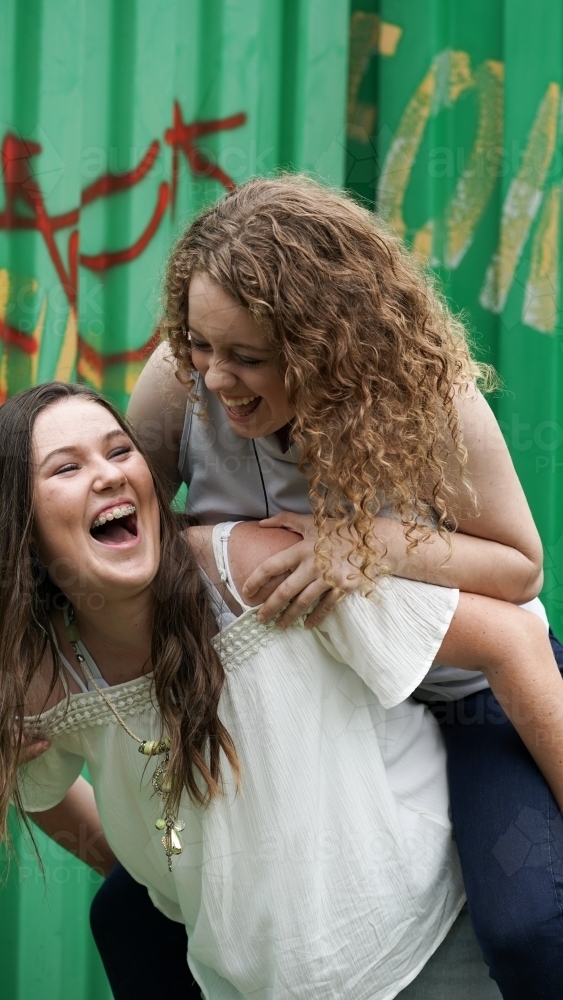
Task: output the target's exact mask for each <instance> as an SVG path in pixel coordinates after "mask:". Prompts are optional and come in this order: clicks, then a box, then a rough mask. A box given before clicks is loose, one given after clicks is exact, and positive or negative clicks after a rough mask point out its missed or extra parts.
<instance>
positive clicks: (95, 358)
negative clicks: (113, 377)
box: [78, 330, 160, 377]
mask: <svg viewBox="0 0 563 1000" xmlns="http://www.w3.org/2000/svg"><path fill="white" fill-rule="evenodd" d="M159 344H160V330H157V331H156V332H155V333H153V335H152V337H150V339H149V340H147V342H146V344H143V346H142V347H137V348H134V349H132V350H129V351H121V352H120V353H118V354H100V352H99V351H97V350H96V349H95V348H94V347H92V345H91V344H88V343H87V342H86V341H85V340H83V339H82V337H79V340H78V346H79V349H80V356H81V357H82V358H84V361H85V362H86V363H87V364H88V365H90V366H91V367H92V368H93V369H94V371H95V372H96V373H97V374H98V375H99V376H100V377H101V376H103V374H104V373H105V371H106V368H109V367H110V366H111V365H119V364H129V363H130V362H135V361H144V360H145V359H146V358H148V356H149V355H150V354H152V352H153V351H154V349H155V347H158V345H159Z"/></svg>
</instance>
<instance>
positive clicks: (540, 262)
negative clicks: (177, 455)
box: [522, 184, 561, 333]
mask: <svg viewBox="0 0 563 1000" xmlns="http://www.w3.org/2000/svg"><path fill="white" fill-rule="evenodd" d="M560 210H561V185H560V184H557V185H556V186H555V187H552V188H551V189H550V191H548V193H547V194H546V196H545V199H544V202H543V205H542V208H541V212H540V216H539V219H538V225H537V228H536V232H535V234H534V239H533V243H532V259H531V263H530V273H529V275H528V280H527V282H526V293H525V297H524V308H523V311H522V320H523V322H524V323H526V324H527V326H533V327H534V328H535V329H536V330H539V331H540V332H541V333H553V331H554V329H555V324H556V321H557V299H558V293H559V217H560V214H561V211H560Z"/></svg>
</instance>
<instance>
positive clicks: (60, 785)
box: [18, 746, 84, 813]
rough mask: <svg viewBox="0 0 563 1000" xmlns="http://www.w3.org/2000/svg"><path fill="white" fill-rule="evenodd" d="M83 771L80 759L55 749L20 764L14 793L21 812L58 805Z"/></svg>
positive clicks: (35, 810)
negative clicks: (17, 795)
mask: <svg viewBox="0 0 563 1000" xmlns="http://www.w3.org/2000/svg"><path fill="white" fill-rule="evenodd" d="M83 767H84V759H83V758H82V757H79V756H77V754H74V753H69V751H68V750H63V749H62V747H56V746H51V747H49V749H48V750H46V751H45V753H44V754H42V755H41V756H40V757H37V758H36V759H35V760H32V761H30V762H29V763H28V764H22V766H21V767H20V768H19V770H18V789H19V792H20V795H21V799H22V804H23V807H24V809H25V811H26V812H31V813H33V812H42V811H43V810H45V809H52V808H53V806H56V805H58V804H59V802H61V801H62V799H64V797H65V795H66V793H67V792H68V790H69V788H70V787H71V786H72V785H73V784H74V782H75V781H76V779H77V777H78V775H79V774H80V772H81V771H82V768H83Z"/></svg>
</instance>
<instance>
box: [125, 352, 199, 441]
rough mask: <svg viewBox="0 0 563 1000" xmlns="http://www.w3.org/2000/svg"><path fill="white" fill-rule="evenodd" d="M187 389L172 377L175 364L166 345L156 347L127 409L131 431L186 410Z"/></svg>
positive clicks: (174, 375) (174, 373)
mask: <svg viewBox="0 0 563 1000" xmlns="http://www.w3.org/2000/svg"><path fill="white" fill-rule="evenodd" d="M187 399H188V390H187V387H186V386H185V385H184V384H183V383H182V382H180V381H179V379H178V378H177V376H176V362H175V359H174V356H173V354H172V350H171V348H170V344H169V343H168V341H164V342H163V343H162V344H159V345H158V347H157V348H156V349H155V350H154V351H153V353H152V354H151V356H150V358H149V359H148V361H147V363H146V365H145V367H144V368H143V370H142V372H141V374H140V376H139V378H138V380H137V383H136V385H135V388H134V389H133V392H132V394H131V399H130V400H129V406H128V407H127V416H128V418H129V420H130V421H131V423H132V424H133V426H134V427H135V429H137V430H138V429H139V425H140V424H141V423H142V422H143V421H146V420H150V419H156V420H160V419H161V418H162V415H163V414H164V413H166V412H170V411H171V410H176V411H180V412H181V413H182V414H183V413H184V411H185V409H186V402H187Z"/></svg>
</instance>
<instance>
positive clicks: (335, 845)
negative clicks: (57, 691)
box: [20, 577, 464, 1000]
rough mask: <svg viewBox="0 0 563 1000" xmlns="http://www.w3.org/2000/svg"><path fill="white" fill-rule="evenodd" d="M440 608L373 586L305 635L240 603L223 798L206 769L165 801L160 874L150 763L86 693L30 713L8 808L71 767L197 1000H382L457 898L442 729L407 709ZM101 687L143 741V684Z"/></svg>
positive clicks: (442, 618)
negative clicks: (47, 743) (177, 937)
mask: <svg viewBox="0 0 563 1000" xmlns="http://www.w3.org/2000/svg"><path fill="white" fill-rule="evenodd" d="M457 598H458V593H457V591H454V590H448V589H446V588H441V587H434V586H430V585H426V584H420V583H416V582H413V581H409V580H401V579H399V578H395V577H389V578H386V579H384V580H382V581H381V582H380V585H379V586H378V589H377V592H376V595H374V597H373V598H370V599H367V598H365V597H361V596H360V595H359V594H357V593H356V594H352V595H350V596H349V597H347V598H346V599H345V600H344V601H342V603H341V604H339V605H338V606H337V608H336V609H335V610H334V611H333V612H332V613H331V614H330V615H329V616H328V618H327V619H326V621H325V622H324V623H323V626H322V629H314V630H306V629H304V627H303V621H302V620H300V621H298V622H297V623H295V624H294V625H293V626H291V627H289V628H287V629H286V630H283V631H282V630H280V629H278V628H276V626H275V624H273V623H269V624H267V625H263V624H260V623H258V621H257V620H256V612H255V610H248V611H246V612H245V613H244V614H243V615H242V616H241V617H240V618H239V619H237V620H236V621H234V622H232V623H231V624H229V625H228V626H227V627H226V628H224V629H223V630H222V631H221V632H220V633H219V634H218V635H217V636H216V637H215V639H214V643H215V646H216V649H217V651H218V652H219V655H220V657H221V660H222V662H223V664H224V667H225V672H226V679H225V685H224V689H223V694H222V697H221V703H220V717H221V719H222V721H223V723H224V724H225V726H226V727H227V729H228V731H229V732H230V734H231V736H232V737H233V739H234V742H235V746H236V749H237V752H238V755H239V759H240V762H241V772H242V773H241V789H240V791H239V792H238V793H237V792H236V789H235V784H234V781H233V778H232V775H231V773H230V771H229V767H228V764H227V763H224V764H223V774H224V780H225V795H224V796H221V797H217V798H216V799H214V800H213V802H212V803H211V805H210V806H209V807H208V808H207V809H201V808H200V807H198V806H194V805H193V804H192V803H191V801H190V800H189V798H188V796H187V795H186V794H184V796H183V798H182V802H181V808H180V813H179V818H180V819H181V820H183V822H184V823H185V830H184V832H183V833H182V834H181V839H182V841H183V846H184V850H183V853H182V854H181V855H179V856H177V857H175V858H174V859H173V870H172V873H170V872H168V870H167V862H166V857H165V854H164V850H163V848H162V844H161V837H162V831H159V830H157V829H155V825H154V824H155V820H156V819H157V818H158V817H159V815H160V812H161V810H160V802H159V800H158V799H157V798H156V797H155V795H154V793H153V791H152V787H151V783H150V779H151V776H152V773H153V771H154V767H155V763H156V762H157V761H158V758H157V759H156V761H155V759H152V760H151V759H150V758H149V759H148V764H147V758H145V757H142V756H141V755H140V754H139V753H138V746H137V744H136V743H135V742H134V741H133V740H132V739H131V738H130V737H129V736H128V735H127V733H126V732H125V731H124V730H123V729H122V727H121V726H120V725H119V724H118V723H117V721H116V720H115V718H114V716H113V714H112V713H111V712H110V710H109V708H108V707H107V705H106V704H105V703H104V702H103V700H102V699H101V698H100V696H99V695H98V694H97V693H96V692H95V691H89V692H86V693H81V694H73V695H70V699H69V707H68V711H66V713H65V705H64V704H62V703H61V704H59V705H57V706H55V707H54V708H52V709H50V710H49V711H47V712H45V713H44V715H43V716H42V719H41V728H42V730H44V731H46V732H48V734H49V736H50V739H51V740H52V745H51V747H50V749H49V750H48V751H47V752H46V753H45V754H43V755H42V756H41V757H39V758H38V759H37V760H35V761H32V762H31V763H30V764H28V765H26V766H25V767H23V768H21V769H20V787H21V792H22V797H23V802H24V804H25V807H26V809H27V810H29V811H30V812H33V811H35V810H44V809H48V808H50V807H52V806H54V805H56V804H57V803H58V802H60V801H61V799H62V798H63V797H64V795H65V794H66V792H67V791H68V789H69V788H70V786H71V785H72V784H73V782H74V781H75V779H76V778H77V777H78V775H79V774H80V772H81V770H82V767H83V764H84V762H86V763H87V765H88V768H89V771H90V775H91V779H92V783H93V787H94V792H95V796H96V802H97V806H98V809H99V813H100V817H101V821H102V824H103V827H104V830H105V833H106V836H107V839H108V841H109V843H110V845H111V847H112V849H113V851H114V852H115V854H116V856H117V857H118V858H119V860H120V861H121V862H122V864H123V865H124V866H125V868H126V869H127V870H128V871H129V872H130V874H131V875H132V876H133V878H135V879H136V880H137V881H138V882H140V883H141V884H142V885H145V886H146V887H147V889H148V891H149V893H150V896H151V899H152V900H153V902H154V903H155V905H156V906H158V907H159V908H160V909H161V910H162V912H163V913H165V914H166V915H167V916H168V917H170V918H172V919H173V920H177V921H180V922H183V923H184V924H185V926H186V929H187V933H188V940H189V946H188V964H189V967H190V969H191V971H192V973H193V975H194V977H195V979H196V980H197V982H198V983H199V985H200V986H201V989H202V992H203V995H204V997H206V998H208V1000H235V998H236V1000H239V998H241V997H244V998H252V1000H294V998H295V997H299V998H300V1000H308V998H310V1000H342V998H343V997H346V998H350V1000H368V998H370V1000H388V998H392V997H394V996H396V994H397V993H398V992H399V991H400V990H401V989H403V988H404V987H405V986H406V985H407V984H408V983H409V982H411V980H412V979H414V978H415V976H416V975H417V974H418V972H419V971H420V970H421V968H422V967H423V966H424V964H425V963H426V961H427V960H428V958H429V957H430V955H431V954H432V953H433V952H434V951H435V949H436V948H437V947H438V945H439V944H440V942H441V941H442V940H443V938H444V937H445V936H446V934H447V932H448V930H449V928H450V927H451V925H452V923H453V922H454V920H455V918H456V916H457V914H458V912H459V910H460V908H461V906H462V904H463V901H464V892H463V883H462V878H461V872H460V867H459V861H458V857H457V852H456V848H455V845H454V842H453V840H452V834H451V828H450V822H449V818H448V793H447V785H446V761H445V750H444V746H443V743H442V739H441V734H440V732H439V729H438V726H437V724H436V722H435V720H434V718H433V717H432V715H431V714H430V713H429V711H428V709H427V708H426V707H424V706H423V705H421V704H417V703H415V702H414V701H412V700H410V699H409V695H410V694H411V692H412V691H413V690H414V689H415V688H416V687H417V685H418V684H420V682H421V681H422V678H423V677H424V676H425V674H426V672H427V671H428V669H429V667H430V665H431V663H432V661H433V659H434V657H435V655H436V652H437V650H438V648H439V646H440V643H441V641H442V638H443V636H444V634H445V632H446V631H447V629H448V626H449V623H450V620H451V617H452V615H453V612H454V610H455V607H456V604H457ZM105 694H106V695H107V696H108V697H109V698H110V699H111V700H112V702H113V704H114V705H115V707H116V708H117V709H118V711H119V712H120V713H121V714H122V715H123V716H124V718H125V721H126V722H127V724H128V725H129V726H130V728H131V729H132V730H133V732H135V733H136V734H137V735H138V736H140V737H142V738H143V739H154V738H156V737H157V736H158V735H159V717H158V712H157V708H156V705H155V702H154V696H153V693H152V677H151V676H150V675H149V676H146V677H142V678H139V679H137V680H133V681H129V682H128V683H125V684H118V685H115V686H113V687H110V688H107V689H106V691H105ZM405 699H407V700H405ZM30 721H31V725H35V726H36V725H37V720H30ZM145 765H146V766H145ZM131 920H132V921H134V920H135V914H134V913H132V914H131ZM139 933H140V939H139V940H141V941H143V942H144V945H143V946H146V947H150V946H151V945H150V941H148V940H147V941H145V939H144V937H143V930H142V927H140V928H139ZM161 959H162V961H163V962H165V961H166V956H165V955H162V956H161Z"/></svg>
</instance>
